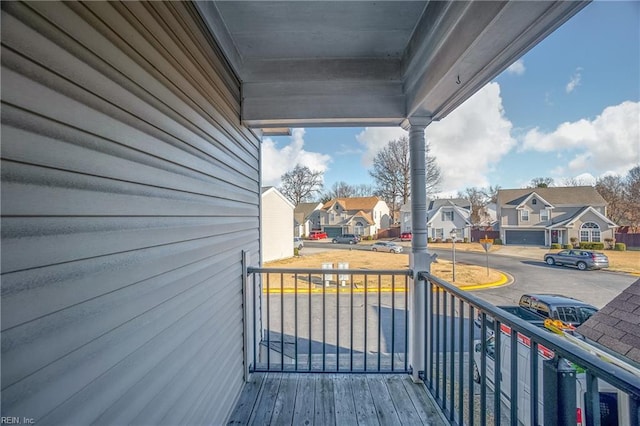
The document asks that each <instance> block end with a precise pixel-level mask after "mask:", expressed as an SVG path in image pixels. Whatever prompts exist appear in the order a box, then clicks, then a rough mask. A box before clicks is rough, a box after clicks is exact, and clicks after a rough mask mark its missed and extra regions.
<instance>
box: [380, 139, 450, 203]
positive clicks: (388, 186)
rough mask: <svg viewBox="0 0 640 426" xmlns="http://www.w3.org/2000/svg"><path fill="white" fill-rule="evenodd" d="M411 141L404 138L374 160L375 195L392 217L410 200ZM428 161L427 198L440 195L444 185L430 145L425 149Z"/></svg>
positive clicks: (388, 146)
mask: <svg viewBox="0 0 640 426" xmlns="http://www.w3.org/2000/svg"><path fill="white" fill-rule="evenodd" d="M409 155H410V150H409V139H408V138H407V137H406V136H404V137H401V138H400V139H397V140H392V141H389V142H388V143H387V146H385V147H384V148H383V149H382V150H381V151H380V152H378V153H377V154H376V156H375V158H374V159H373V168H372V170H369V174H370V175H371V177H373V179H374V180H375V182H376V193H377V194H376V195H378V196H380V197H381V198H382V199H384V200H385V201H386V202H387V204H389V209H390V210H391V212H392V214H394V213H395V212H397V211H398V210H400V206H402V204H406V203H407V202H408V201H409V198H410V197H411V162H410V156H409ZM426 161H427V171H426V172H427V176H426V185H427V188H426V189H427V195H430V194H433V193H434V192H436V191H437V188H438V185H439V184H440V181H441V176H440V168H439V167H438V165H437V163H436V159H435V158H434V157H432V156H430V155H429V144H428V143H427V146H426Z"/></svg>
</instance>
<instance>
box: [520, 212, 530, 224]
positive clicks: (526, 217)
mask: <svg viewBox="0 0 640 426" xmlns="http://www.w3.org/2000/svg"><path fill="white" fill-rule="evenodd" d="M520 220H521V221H523V222H528V221H529V210H520Z"/></svg>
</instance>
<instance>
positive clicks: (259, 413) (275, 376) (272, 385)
mask: <svg viewBox="0 0 640 426" xmlns="http://www.w3.org/2000/svg"><path fill="white" fill-rule="evenodd" d="M281 377H282V374H281V373H272V374H268V375H266V377H265V379H264V383H263V385H262V389H261V392H260V395H259V397H258V400H257V401H256V404H257V407H256V408H255V409H254V410H253V414H252V416H251V418H250V419H249V423H250V424H256V425H267V424H270V423H271V416H272V414H273V408H274V407H275V404H276V397H277V396H278V388H279V387H280V379H281Z"/></svg>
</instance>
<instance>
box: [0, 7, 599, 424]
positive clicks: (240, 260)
mask: <svg viewBox="0 0 640 426" xmlns="http://www.w3.org/2000/svg"><path fill="white" fill-rule="evenodd" d="M585 5H586V4H585V3H583V2H428V1H406V2H326V3H324V2H323V3H319V2H270V1H265V2H228V1H227V2H222V1H208V2H190V1H185V2H137V1H132V2H74V1H70V2H19V1H11V2H9V1H5V2H2V3H1V4H0V7H1V10H2V25H1V43H2V70H1V72H2V82H1V83H2V90H1V91H0V92H1V102H2V104H1V108H2V111H1V112H2V114H1V120H2V128H1V132H2V146H1V149H2V157H1V171H2V181H1V194H2V203H1V213H2V223H1V227H2V240H1V250H2V271H1V272H2V276H1V279H2V289H1V312H2V313H1V315H2V321H1V340H2V373H1V389H2V396H1V398H2V401H1V402H2V404H1V407H2V408H1V414H2V416H7V417H12V418H13V417H19V418H28V419H33V421H34V422H35V423H37V424H41V425H49V424H50V425H84V424H114V425H120V424H147V425H154V424H162V425H179V424H180V425H219V424H225V423H227V421H228V420H229V419H230V415H231V412H232V411H233V407H234V405H235V404H236V402H237V401H238V398H239V396H240V393H241V389H242V388H243V385H244V384H245V382H246V381H247V380H249V377H250V374H251V371H252V370H251V368H252V366H253V363H252V360H253V359H254V357H253V356H254V348H255V345H254V342H260V339H261V335H260V330H261V329H262V326H261V315H262V305H261V300H262V296H261V295H262V291H261V287H260V286H261V283H260V282H259V281H258V282H251V283H250V282H248V281H247V276H248V275H247V270H248V268H249V267H257V266H260V259H261V257H262V254H261V252H260V250H261V248H260V228H261V224H260V211H261V189H260V186H261V185H260V181H261V177H260V176H261V170H262V168H263V167H264V166H265V165H262V164H261V161H260V158H261V138H262V135H263V134H265V133H268V134H275V133H278V132H279V131H283V132H286V131H287V129H288V128H289V127H294V126H295V127H306V126H324V127H328V126H357V127H363V126H403V127H404V128H405V129H407V130H409V135H410V136H409V137H410V146H411V150H412V158H414V159H416V160H415V161H414V162H412V165H411V167H412V186H413V187H415V188H424V187H425V182H424V168H425V164H424V161H423V160H424V155H421V154H423V153H424V149H425V144H426V142H425V139H424V130H425V128H426V127H427V126H428V125H429V124H430V123H431V122H432V121H438V120H441V119H443V118H444V117H446V116H447V115H448V114H449V113H450V112H451V111H453V110H455V108H457V107H458V106H459V105H460V104H461V103H463V102H464V101H465V100H466V99H468V98H469V97H470V96H472V95H473V94H474V93H475V92H476V91H477V90H478V89H479V88H481V87H482V86H483V85H484V84H485V83H487V82H488V81H491V80H492V79H493V78H494V77H495V76H496V75H498V74H499V73H500V72H501V71H503V70H504V69H506V68H507V67H508V66H509V65H511V64H512V63H513V62H514V61H516V60H517V59H518V58H519V57H520V56H522V55H523V54H524V53H525V52H527V51H528V50H529V49H530V48H532V47H533V46H534V45H535V44H536V43H538V42H539V41H540V40H542V39H543V38H544V37H546V36H547V35H548V34H550V33H551V32H552V31H554V30H555V29H556V28H557V27H559V26H560V25H561V24H562V23H564V22H565V21H566V20H567V19H569V18H570V17H571V16H573V15H574V14H575V13H577V12H578V11H579V10H581V9H582V8H583V7H584V6H585ZM283 29H286V31H284V32H283ZM461 64H462V65H463V66H460V65H461ZM264 129H267V130H264ZM263 132H265V133H263ZM420 170H422V173H419V171H420ZM416 194H417V195H416V196H415V197H414V200H413V201H414V206H413V209H412V214H413V217H414V223H417V224H418V225H416V226H415V227H414V231H415V232H414V235H417V236H419V238H417V237H416V238H414V240H413V245H414V247H413V252H412V255H411V268H412V269H414V270H415V271H428V270H429V262H430V261H429V257H428V254H427V250H426V238H422V236H424V235H425V232H426V216H425V215H424V213H425V212H426V208H425V207H426V197H425V196H423V195H420V191H416ZM541 195H542V196H544V194H541ZM545 198H546V197H545ZM550 201H552V200H550ZM365 214H367V213H366V212H365ZM371 220H372V221H374V222H375V223H378V222H377V220H378V219H377V218H376V217H371ZM352 224H353V226H358V225H357V223H349V226H351V225H352ZM419 276H420V274H417V273H416V274H414V275H412V277H414V278H412V281H411V285H412V286H415V288H424V285H420V282H419V279H420V278H419ZM411 294H412V296H411V297H413V298H415V300H413V301H412V303H411V306H416V309H414V310H411V311H410V312H408V316H410V317H411V321H413V322H412V324H418V323H419V322H418V321H419V320H420V318H422V317H423V315H424V312H422V311H421V310H422V306H425V303H424V300H423V299H421V297H422V298H423V295H422V296H421V293H420V292H419V291H417V292H416V291H412V293H411ZM249 307H251V308H253V309H250V308H249ZM254 320H255V322H254ZM251 324H256V326H255V327H251V326H250V325H251ZM254 330H257V331H256V332H255V334H254ZM412 330H413V329H412ZM416 336H419V333H416ZM412 339H413V340H412V342H413V343H412V345H411V354H410V362H411V363H413V365H415V366H418V365H419V363H420V362H422V360H423V359H425V357H424V353H423V352H422V351H423V349H422V348H423V347H424V345H422V344H421V343H420V342H419V341H418V340H416V339H414V338H413V337H412ZM413 372H414V373H413V374H414V377H413V378H414V380H416V381H418V380H419V377H418V368H414V369H413Z"/></svg>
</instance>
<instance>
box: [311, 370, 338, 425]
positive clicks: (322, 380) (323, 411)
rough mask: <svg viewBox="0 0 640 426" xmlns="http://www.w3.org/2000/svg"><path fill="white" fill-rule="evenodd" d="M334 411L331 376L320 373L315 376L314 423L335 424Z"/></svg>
mask: <svg viewBox="0 0 640 426" xmlns="http://www.w3.org/2000/svg"><path fill="white" fill-rule="evenodd" d="M335 411H336V410H335V403H334V397H333V377H331V375H330V374H320V375H318V376H317V377H316V392H315V417H314V424H316V425H323V426H324V425H335V424H336V414H335Z"/></svg>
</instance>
